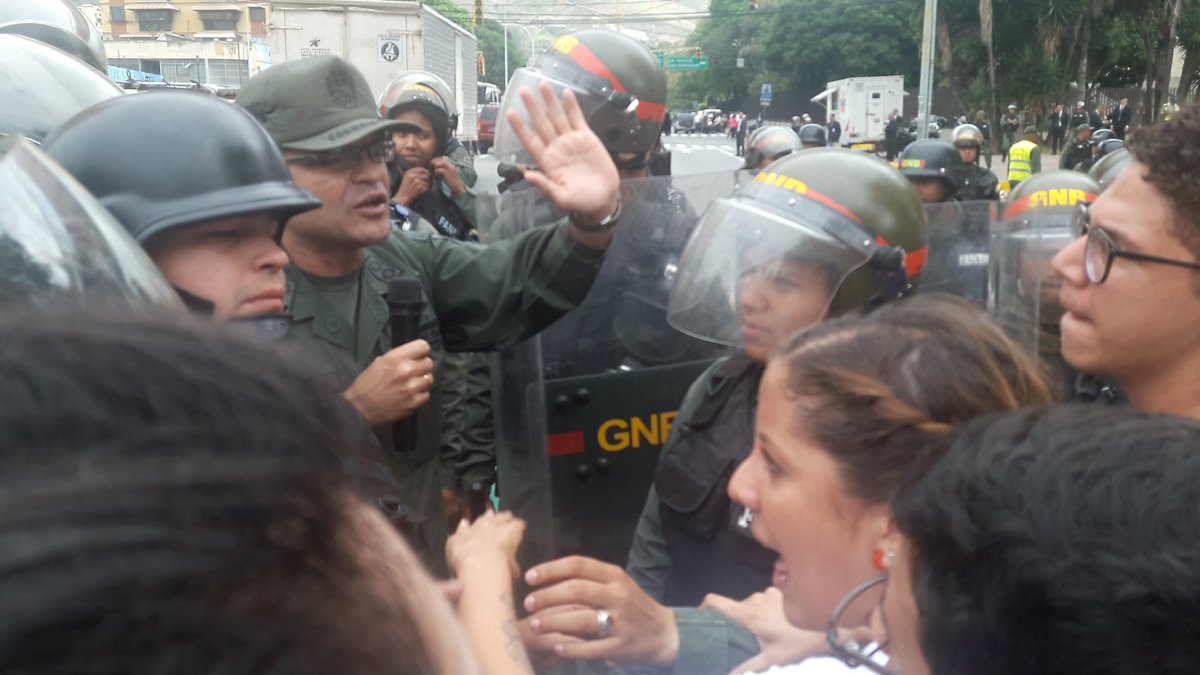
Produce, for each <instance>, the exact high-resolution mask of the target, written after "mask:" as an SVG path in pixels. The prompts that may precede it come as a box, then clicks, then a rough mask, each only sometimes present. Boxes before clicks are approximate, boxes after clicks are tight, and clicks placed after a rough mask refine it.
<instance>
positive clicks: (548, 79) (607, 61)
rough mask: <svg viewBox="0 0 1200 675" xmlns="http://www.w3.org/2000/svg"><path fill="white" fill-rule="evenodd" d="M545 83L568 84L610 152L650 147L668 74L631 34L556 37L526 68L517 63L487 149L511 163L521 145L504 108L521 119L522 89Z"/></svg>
mask: <svg viewBox="0 0 1200 675" xmlns="http://www.w3.org/2000/svg"><path fill="white" fill-rule="evenodd" d="M542 82H545V83H548V84H549V85H550V87H551V89H553V90H554V92H555V94H557V95H559V96H560V97H561V95H562V94H563V92H564V91H565V90H567V89H570V90H571V91H572V92H573V93H574V94H575V98H576V99H577V100H578V101H579V107H580V110H581V111H582V112H583V116H584V117H585V118H586V119H587V121H588V126H590V127H591V128H592V131H594V132H595V133H596V135H597V136H599V137H600V141H601V142H602V143H604V147H606V148H608V151H609V152H610V153H613V154H617V153H637V154H645V153H646V152H649V151H650V150H652V149H653V148H654V145H655V143H656V142H657V141H658V135H659V132H660V130H661V128H662V120H663V115H664V114H665V113H666V109H667V108H666V105H667V76H666V74H665V73H664V72H663V70H662V68H661V67H660V66H659V65H658V59H656V58H655V57H654V54H653V52H651V51H650V49H649V48H647V47H646V46H645V45H643V44H642V43H640V42H638V41H637V40H634V39H633V38H631V37H629V36H627V35H624V34H622V33H618V32H616V31H611V30H607V29H602V28H587V29H584V30H579V31H575V32H573V33H568V34H566V35H561V36H559V37H558V38H557V39H556V40H555V41H554V42H552V43H551V44H550V46H549V47H548V48H547V49H546V51H545V52H544V53H542V54H541V55H539V56H538V57H537V60H536V61H535V62H534V64H533V66H532V67H530V68H518V69H517V70H516V72H514V73H513V76H512V79H511V80H509V83H508V87H507V89H505V92H504V100H503V102H501V104H500V112H499V114H498V116H497V119H498V120H500V123H499V124H497V126H496V143H495V145H494V146H493V148H492V154H493V155H495V156H496V158H497V159H499V160H500V161H504V162H511V163H528V161H526V160H523V159H521V158H522V157H523V156H524V150H523V149H522V148H521V145H520V142H519V141H518V140H517V138H516V134H514V133H513V131H512V129H511V127H510V126H509V124H508V123H507V119H508V118H507V114H508V112H509V111H512V112H515V113H516V114H517V116H518V117H519V118H520V119H521V120H522V121H527V120H528V119H529V115H528V113H527V111H526V110H525V104H524V102H523V101H522V100H521V97H520V95H519V93H520V91H521V89H525V88H527V89H529V90H530V91H532V92H535V93H536V92H537V87H538V85H539V84H540V83H542Z"/></svg>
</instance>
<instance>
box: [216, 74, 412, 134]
mask: <svg viewBox="0 0 1200 675" xmlns="http://www.w3.org/2000/svg"><path fill="white" fill-rule="evenodd" d="M237 104H238V105H240V106H242V107H243V108H245V109H246V110H247V111H249V113H250V114H251V115H254V117H255V118H256V119H257V120H258V121H259V123H261V124H262V125H263V126H264V127H266V129H267V133H269V134H271V138H272V139H274V141H275V142H276V143H277V144H278V145H279V146H280V147H281V148H287V149H291V150H312V151H317V152H320V151H324V150H334V149H337V148H340V147H343V146H346V145H351V144H353V143H356V142H358V141H360V140H362V139H364V138H366V137H367V136H370V135H371V134H374V133H378V132H382V131H385V130H388V129H393V128H396V127H398V126H400V125H401V124H403V123H402V122H397V121H395V120H388V119H383V118H381V117H380V116H379V109H378V108H377V107H376V105H375V98H374V97H373V96H371V87H370V86H369V85H368V84H367V80H366V78H365V77H363V75H362V73H360V72H359V71H358V69H357V68H355V67H354V66H353V65H351V64H350V63H349V62H348V61H346V60H345V59H342V58H339V57H337V56H321V57H318V58H313V59H301V60H299V61H288V62H286V63H281V64H279V65H277V66H272V67H271V68H268V69H267V70H264V71H263V72H261V73H259V74H258V75H255V76H254V77H252V78H250V79H249V80H247V81H246V83H245V84H243V85H242V89H241V91H240V92H239V93H238V97H237Z"/></svg>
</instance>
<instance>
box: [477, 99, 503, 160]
mask: <svg viewBox="0 0 1200 675" xmlns="http://www.w3.org/2000/svg"><path fill="white" fill-rule="evenodd" d="M499 112H500V104H499V103H488V104H486V105H483V106H482V107H480V108H479V122H478V123H477V124H476V128H477V129H478V130H479V154H481V155H483V154H487V151H488V150H491V149H492V144H493V143H495V142H496V116H497V115H498V114H499Z"/></svg>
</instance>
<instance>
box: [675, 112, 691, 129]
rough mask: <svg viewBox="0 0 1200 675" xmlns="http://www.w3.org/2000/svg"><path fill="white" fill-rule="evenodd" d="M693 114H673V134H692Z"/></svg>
mask: <svg viewBox="0 0 1200 675" xmlns="http://www.w3.org/2000/svg"><path fill="white" fill-rule="evenodd" d="M693 121H694V118H693V114H692V113H690V112H677V113H672V114H671V133H674V134H690V133H692V126H693V124H692V123H693Z"/></svg>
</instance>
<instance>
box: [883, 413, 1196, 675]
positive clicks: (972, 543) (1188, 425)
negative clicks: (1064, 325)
mask: <svg viewBox="0 0 1200 675" xmlns="http://www.w3.org/2000/svg"><path fill="white" fill-rule="evenodd" d="M1197 448H1200V423H1198V422H1196V421H1193V420H1185V419H1181V418H1172V417H1167V416H1160V415H1150V414H1146V413H1140V412H1136V411H1133V410H1130V409H1125V408H1111V407H1108V406H1064V407H1057V408H1037V409H1027V410H1023V411H1017V412H1012V413H1007V414H1003V415H998V416H992V417H988V418H982V419H980V420H977V421H975V422H973V423H971V424H968V425H966V426H964V427H962V428H960V429H959V430H958V431H956V432H955V433H954V434H952V436H951V442H950V444H949V447H948V451H947V453H946V454H945V456H944V457H943V458H942V459H941V460H939V461H938V462H937V463H936V464H935V465H934V466H933V468H932V469H931V470H930V471H928V472H927V473H926V474H925V475H924V476H923V477H922V478H921V479H920V480H919V481H918V482H917V483H916V484H915V485H914V486H913V487H912V488H911V489H910V490H907V491H905V492H903V493H902V494H901V495H900V496H899V497H898V498H897V499H896V500H895V501H894V502H893V512H894V515H895V519H896V522H897V524H898V526H899V528H900V530H901V532H903V534H904V535H905V537H906V538H907V539H908V540H909V542H910V543H911V552H912V553H911V555H912V570H913V572H912V575H913V594H914V596H915V600H916V605H917V608H918V614H919V634H920V640H921V646H922V649H923V651H924V653H925V658H926V661H927V663H928V664H929V667H930V672H931V673H933V675H958V674H960V673H968V672H969V673H975V674H980V675H991V674H995V675H1001V674H1003V675H1011V674H1013V673H1022V674H1023V675H1038V674H1041V673H1045V674H1047V675H1049V674H1051V673H1054V674H1059V673H1076V674H1081V673H1082V674H1096V675H1099V674H1112V675H1116V674H1118V673H1120V674H1127V673H1166V674H1174V673H1179V674H1182V673H1194V672H1196V670H1197V668H1198V666H1200V527H1198V525H1197V524H1198V523H1200V452H1198V451H1197Z"/></svg>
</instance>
